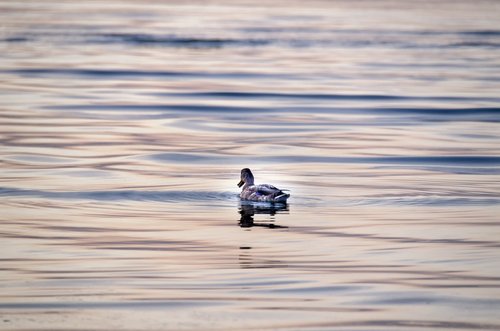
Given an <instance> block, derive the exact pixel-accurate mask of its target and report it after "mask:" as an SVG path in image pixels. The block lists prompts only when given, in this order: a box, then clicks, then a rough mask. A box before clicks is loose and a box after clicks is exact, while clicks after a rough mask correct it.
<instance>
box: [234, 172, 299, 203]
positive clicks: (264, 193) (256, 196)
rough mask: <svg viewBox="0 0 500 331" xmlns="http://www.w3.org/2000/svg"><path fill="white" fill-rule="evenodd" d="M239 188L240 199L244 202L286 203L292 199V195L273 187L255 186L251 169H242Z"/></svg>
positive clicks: (266, 185) (268, 185) (265, 185)
mask: <svg viewBox="0 0 500 331" xmlns="http://www.w3.org/2000/svg"><path fill="white" fill-rule="evenodd" d="M242 186H243V187H242ZM238 187H241V193H240V198H241V199H242V200H249V201H262V202H280V203H286V200H287V199H288V198H289V197H290V194H288V193H285V192H283V190H280V189H279V188H277V187H274V186H273V185H270V184H260V185H255V184H254V177H253V174H252V171H251V170H250V169H249V168H244V169H241V177H240V182H239V183H238Z"/></svg>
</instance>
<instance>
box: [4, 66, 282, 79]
mask: <svg viewBox="0 0 500 331" xmlns="http://www.w3.org/2000/svg"><path fill="white" fill-rule="evenodd" d="M0 73H6V74H17V75H27V76H54V75H55V76H60V75H64V76H91V77H92V78H116V77H131V78H141V77H143V78H147V77H153V78H183V77H193V78H197V77H198V78H264V77H281V78H289V77H291V75H289V74H283V73H274V74H271V73H256V72H199V71H198V72H188V71H147V70H131V69H130V70H129V69H66V68H22V69H9V70H0Z"/></svg>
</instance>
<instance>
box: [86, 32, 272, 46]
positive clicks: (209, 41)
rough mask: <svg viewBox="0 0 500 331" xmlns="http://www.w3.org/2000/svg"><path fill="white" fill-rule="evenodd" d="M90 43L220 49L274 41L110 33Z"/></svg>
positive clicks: (99, 36)
mask: <svg viewBox="0 0 500 331" xmlns="http://www.w3.org/2000/svg"><path fill="white" fill-rule="evenodd" d="M88 41H89V42H100V43H109V42H117V43H131V44H139V45H142V44H158V45H163V46H174V47H193V48H198V47H199V48H219V47H226V46H263V45H268V44H270V43H271V42H272V41H271V40H270V39H248V38H240V39H229V38H196V37H176V36H168V35H167V36H164V35H154V34H145V33H108V34H96V35H93V36H90V40H88Z"/></svg>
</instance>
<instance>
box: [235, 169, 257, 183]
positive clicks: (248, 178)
mask: <svg viewBox="0 0 500 331" xmlns="http://www.w3.org/2000/svg"><path fill="white" fill-rule="evenodd" d="M253 181H254V179H253V174H252V172H251V171H250V169H248V168H244V169H241V180H240V182H239V183H238V187H241V186H242V185H243V184H245V186H250V185H253Z"/></svg>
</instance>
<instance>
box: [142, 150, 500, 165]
mask: <svg viewBox="0 0 500 331" xmlns="http://www.w3.org/2000/svg"><path fill="white" fill-rule="evenodd" d="M151 158H152V159H154V160H159V161H172V162H181V163H182V162H189V163H193V162H199V163H205V162H207V163H209V162H228V161H230V160H231V159H233V158H234V159H235V160H237V161H238V162H239V163H241V162H252V161H253V162H255V161H268V162H280V163H361V164H390V165H447V166H500V156H482V155H477V156H476V155H454V156H375V157H342V156H305V155H281V156H249V157H245V156H234V157H233V156H224V155H210V154H192V153H159V154H153V155H151Z"/></svg>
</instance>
